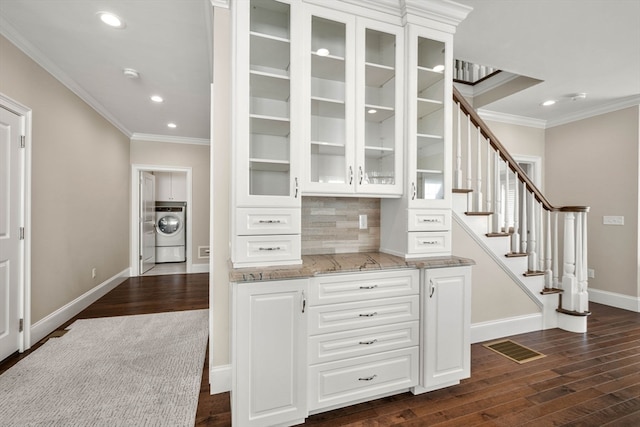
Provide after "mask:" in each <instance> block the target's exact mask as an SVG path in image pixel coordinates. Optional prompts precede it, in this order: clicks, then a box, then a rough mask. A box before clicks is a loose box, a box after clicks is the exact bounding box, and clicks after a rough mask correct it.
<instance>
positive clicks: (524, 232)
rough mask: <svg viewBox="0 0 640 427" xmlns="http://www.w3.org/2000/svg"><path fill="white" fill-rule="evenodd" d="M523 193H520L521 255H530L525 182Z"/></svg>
mask: <svg viewBox="0 0 640 427" xmlns="http://www.w3.org/2000/svg"><path fill="white" fill-rule="evenodd" d="M520 188H522V191H521V192H520V253H523V254H526V253H528V252H527V251H528V248H527V243H529V242H528V236H529V221H528V219H529V218H528V215H527V214H528V212H527V199H528V197H527V186H526V184H525V183H524V182H523V183H522V185H521V186H520Z"/></svg>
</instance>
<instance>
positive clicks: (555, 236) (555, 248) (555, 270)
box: [551, 212, 560, 289]
mask: <svg viewBox="0 0 640 427" xmlns="http://www.w3.org/2000/svg"><path fill="white" fill-rule="evenodd" d="M552 239H553V253H552V255H551V257H552V259H553V267H552V268H551V270H552V271H553V288H554V289H560V280H559V275H560V271H559V268H558V266H559V263H560V255H559V254H558V212H554V213H553V237H552Z"/></svg>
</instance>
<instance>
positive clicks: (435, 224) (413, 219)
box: [408, 209, 451, 231]
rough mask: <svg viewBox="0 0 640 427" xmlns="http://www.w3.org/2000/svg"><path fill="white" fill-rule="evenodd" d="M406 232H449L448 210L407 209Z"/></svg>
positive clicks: (449, 218)
mask: <svg viewBox="0 0 640 427" xmlns="http://www.w3.org/2000/svg"><path fill="white" fill-rule="evenodd" d="M408 215H409V221H408V231H447V230H451V211H450V210H449V209H409V210H408Z"/></svg>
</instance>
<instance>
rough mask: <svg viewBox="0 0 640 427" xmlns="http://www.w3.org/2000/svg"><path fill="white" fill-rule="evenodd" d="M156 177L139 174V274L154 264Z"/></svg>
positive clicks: (148, 174)
mask: <svg viewBox="0 0 640 427" xmlns="http://www.w3.org/2000/svg"><path fill="white" fill-rule="evenodd" d="M155 187H156V177H155V176H153V174H151V173H149V172H141V173H140V269H139V270H140V274H143V273H145V272H147V271H149V270H151V269H152V268H153V266H154V265H155V264H156V188H155Z"/></svg>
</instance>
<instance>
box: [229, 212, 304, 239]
mask: <svg viewBox="0 0 640 427" xmlns="http://www.w3.org/2000/svg"><path fill="white" fill-rule="evenodd" d="M236 234H237V235H239V236H252V235H267V234H300V209H272V208H260V209H256V208H237V209H236Z"/></svg>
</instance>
